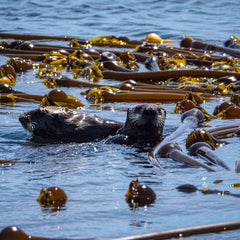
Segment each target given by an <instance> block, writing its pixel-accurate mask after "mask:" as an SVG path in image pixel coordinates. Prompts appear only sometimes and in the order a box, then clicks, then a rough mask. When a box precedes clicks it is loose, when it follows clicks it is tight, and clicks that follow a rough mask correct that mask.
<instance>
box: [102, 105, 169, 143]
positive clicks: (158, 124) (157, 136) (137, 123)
mask: <svg viewBox="0 0 240 240" xmlns="http://www.w3.org/2000/svg"><path fill="white" fill-rule="evenodd" d="M165 119H166V111H165V110H164V109H163V108H161V107H159V106H158V105H156V104H140V105H137V106H136V107H134V108H132V109H128V112H127V119H126V122H125V124H124V125H123V127H121V128H120V129H119V130H118V131H117V132H116V134H115V136H113V137H110V138H108V139H107V141H106V142H113V143H125V144H132V143H146V142H148V143H156V142H159V141H161V140H162V139H163V136H162V135H163V127H164V123H165Z"/></svg>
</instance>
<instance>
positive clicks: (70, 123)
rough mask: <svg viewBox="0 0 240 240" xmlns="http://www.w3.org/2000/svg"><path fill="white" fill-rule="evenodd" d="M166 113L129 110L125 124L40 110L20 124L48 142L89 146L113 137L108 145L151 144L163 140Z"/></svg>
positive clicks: (146, 107)
mask: <svg viewBox="0 0 240 240" xmlns="http://www.w3.org/2000/svg"><path fill="white" fill-rule="evenodd" d="M165 117H166V113H165V110H164V109H162V108H161V107H159V106H157V105H155V104H141V105H137V106H136V107H134V108H133V109H129V110H128V113H127V119H126V122H125V124H123V123H121V122H117V121H113V120H110V119H106V118H101V117H99V116H97V115H94V114H89V113H81V112H78V111H72V110H69V109H68V108H61V107H40V108H39V109H36V110H32V111H29V112H26V113H23V114H21V115H20V117H19V121H20V122H21V124H22V125H23V127H24V129H26V130H27V131H28V132H30V133H32V134H33V137H34V138H35V139H36V138H39V139H45V141H48V142H50V141H51V142H52V141H54V142H87V141H93V140H96V139H101V138H104V137H108V136H110V135H114V137H112V138H110V139H109V140H108V142H109V141H110V142H115V143H131V142H133V143H134V142H150V141H159V140H161V139H162V131H163V126H164V122H165Z"/></svg>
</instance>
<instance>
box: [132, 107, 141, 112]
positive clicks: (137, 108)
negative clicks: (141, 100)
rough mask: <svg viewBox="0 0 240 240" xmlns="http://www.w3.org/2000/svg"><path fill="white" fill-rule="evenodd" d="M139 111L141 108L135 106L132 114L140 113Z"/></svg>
mask: <svg viewBox="0 0 240 240" xmlns="http://www.w3.org/2000/svg"><path fill="white" fill-rule="evenodd" d="M141 110H142V107H141V106H137V107H135V110H134V112H135V113H138V112H141Z"/></svg>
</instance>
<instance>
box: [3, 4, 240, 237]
mask: <svg viewBox="0 0 240 240" xmlns="http://www.w3.org/2000/svg"><path fill="white" fill-rule="evenodd" d="M239 11H240V2H239V1H234V0H230V1H223V0H212V1H205V0H186V1H180V0H165V1H161V0H158V1H156V0H153V1H142V0H138V1H136V0H123V1H116V0H111V1H106V0H104V1H96V0H89V1H81V0H68V1H66V0H64V1H63V0H51V1H49V0H42V1H38V0H12V1H9V0H1V8H0V22H1V28H0V32H2V33H20V34H37V35H51V36H69V37H78V38H84V39H90V38H92V37H97V36H102V35H116V36H127V37H128V38H130V39H137V40H141V39H143V38H145V37H146V35H147V34H148V33H150V32H156V33H157V34H159V35H160V36H161V37H162V38H164V39H176V40H180V39H181V38H182V37H183V36H192V37H193V38H194V39H200V40H209V41H212V42H214V43H217V44H222V42H223V41H225V40H227V39H228V38H229V37H230V36H231V35H233V34H234V35H236V36H238V37H240V32H239V20H240V19H239ZM42 42H43V43H49V44H54V43H55V42H54V41H50V40H42ZM60 44H62V45H65V46H66V45H67V43H66V42H61V43H60ZM7 60H8V58H7V57H4V56H0V64H1V65H2V64H5V63H6V61H7ZM35 74H36V72H35V71H32V70H31V71H27V72H25V73H18V76H17V85H16V86H15V87H14V88H15V89H16V90H18V91H24V92H27V93H35V94H39V95H44V94H46V93H47V92H49V89H47V88H46V87H45V86H44V85H43V84H42V83H41V82H40V80H39V79H37V78H36V77H35ZM106 83H108V84H117V83H118V82H117V81H113V82H106ZM62 89H63V90H64V91H65V92H66V93H67V94H71V95H74V96H76V97H79V98H80V99H81V100H82V101H83V103H84V104H85V105H86V106H85V108H84V109H83V110H82V111H86V112H91V113H96V114H99V115H101V116H103V117H108V118H111V119H114V120H118V121H125V118H126V110H127V108H128V107H133V106H135V105H136V104H137V103H127V104H126V103H104V104H99V105H94V104H92V103H90V102H88V101H87V100H86V99H85V98H84V97H83V96H82V95H80V92H81V91H84V90H85V89H76V88H74V89H73V88H62ZM226 99H227V98H226ZM226 99H225V98H221V99H216V100H214V99H213V100H211V101H209V102H206V103H205V106H204V107H205V108H206V109H207V110H208V111H209V112H210V113H212V112H213V110H214V107H215V106H216V105H217V104H219V103H220V102H222V101H224V100H226ZM38 106H39V103H16V104H14V106H11V105H8V104H3V105H0V158H1V159H5V160H16V161H19V162H21V161H28V162H30V164H16V165H12V166H0V230H1V229H3V228H4V227H6V226H9V225H16V226H18V227H20V228H21V229H22V230H24V231H25V232H26V233H28V234H30V235H34V236H42V237H50V238H70V239H71V238H72V239H79V238H91V237H92V238H97V239H113V238H119V237H125V236H130V235H136V234H144V233H150V232H157V231H163V230H169V229H175V228H182V227H188V226H196V225H204V224H212V223H218V222H225V221H238V220H239V216H240V211H239V198H234V197H231V196H220V195H203V194H202V193H201V192H200V191H197V192H195V193H192V194H185V193H181V192H178V191H177V190H176V187H177V186H179V185H180V184H185V183H190V184H194V185H195V186H197V187H198V188H199V189H204V188H207V187H209V188H211V189H220V190H229V191H231V192H233V193H239V189H237V188H231V187H230V185H231V184H233V183H237V182H240V176H239V175H237V174H236V173H235V172H234V167H235V161H236V160H237V159H240V148H239V138H237V137H234V138H230V139H228V142H229V144H228V145H225V146H224V147H220V148H218V149H217V150H216V153H217V154H218V155H219V156H221V157H222V158H223V159H224V161H225V162H227V163H228V165H229V166H230V167H231V169H232V171H230V172H227V171H225V170H222V169H221V168H219V169H218V172H217V173H209V172H207V171H206V170H204V169H200V168H194V167H189V166H185V165H184V164H182V163H177V162H174V161H173V160H169V159H160V162H161V164H162V166H163V167H164V168H165V169H167V170H168V171H169V174H163V173H162V172H161V171H159V170H158V169H156V168H154V167H152V166H151V165H150V164H149V162H148V158H147V153H146V152H139V151H138V150H137V149H135V148H133V147H131V146H122V145H113V144H110V145H106V144H104V141H99V142H92V143H82V144H76V143H71V144H44V143H42V144H40V143H39V144H37V143H33V142H32V141H30V140H29V136H28V135H27V134H26V132H25V131H24V130H23V128H22V126H21V124H20V123H19V121H18V117H19V115H20V114H21V113H23V112H26V111H28V110H31V109H35V108H37V107H38ZM162 107H164V108H165V109H166V111H167V119H166V126H165V129H164V135H165V136H166V135H168V134H170V133H171V132H173V131H174V130H176V129H177V127H178V126H179V125H180V116H179V115H178V114H175V113H174V107H175V104H173V103H163V104H162ZM239 122H240V121H239V120H222V119H216V120H212V121H211V126H212V127H214V126H223V125H230V124H233V123H234V124H235V123H239ZM180 144H182V145H181V146H182V147H183V149H184V144H183V141H182V142H181V141H180ZM184 151H185V150H184ZM136 178H139V180H140V182H141V183H144V184H147V185H149V186H150V187H151V188H153V189H154V191H155V192H156V194H157V200H156V201H155V203H154V204H152V205H150V206H149V207H142V208H137V209H131V208H130V207H129V206H128V204H127V203H126V202H125V193H126V190H127V188H128V185H129V183H130V182H131V180H133V179H136ZM216 180H222V182H221V183H220V184H218V185H216V184H215V183H214V182H215V181H216ZM50 186H59V187H61V188H62V189H64V190H65V192H66V194H67V195H68V201H67V203H66V205H65V207H64V208H63V209H62V210H61V211H51V209H44V208H41V207H40V206H39V205H38V203H37V201H36V198H37V196H38V194H39V192H40V190H41V188H43V187H50ZM239 234H240V231H230V232H226V233H222V234H221V235H219V234H207V235H205V236H204V235H203V236H196V238H197V239H239ZM193 238H194V237H192V238H188V239H193Z"/></svg>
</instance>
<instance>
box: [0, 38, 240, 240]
mask: <svg viewBox="0 0 240 240" xmlns="http://www.w3.org/2000/svg"><path fill="white" fill-rule="evenodd" d="M0 37H1V38H2V41H1V43H0V46H1V47H0V54H1V55H4V56H6V57H8V58H9V59H8V60H7V62H6V64H4V65H2V66H0V75H1V79H0V92H1V95H0V101H1V103H2V104H8V105H11V106H13V107H14V103H16V102H32V101H33V102H39V104H40V105H42V106H50V105H52V106H62V107H68V108H73V109H81V108H84V107H85V105H86V104H84V103H83V101H82V99H83V98H84V102H87V103H91V104H93V103H94V104H103V103H114V102H131V103H132V102H136V103H139V102H146V103H171V104H174V106H175V112H176V114H183V113H184V112H187V111H189V110H191V109H193V108H197V109H199V110H200V111H202V113H203V114H204V117H205V121H206V122H210V121H211V120H213V119H217V118H222V119H239V118H240V63H239V58H240V39H238V38H237V37H235V36H231V37H230V38H229V39H227V40H226V41H225V42H224V43H223V46H217V45H214V44H207V43H205V42H204V41H195V40H194V39H192V38H191V37H184V38H183V39H182V40H181V41H176V40H165V39H161V38H160V37H159V36H158V35H156V34H154V33H153V34H149V35H148V36H146V38H145V39H143V40H130V39H128V38H127V37H115V36H102V37H96V38H93V39H89V40H86V39H78V38H68V37H54V36H37V35H18V34H5V33H0ZM42 40H48V41H53V42H54V43H56V45H49V44H42V43H41V41H42ZM57 42H59V45H58V44H57ZM63 42H64V43H67V44H63ZM66 45H67V46H66ZM30 70H34V71H35V72H36V76H35V77H36V80H37V81H40V82H41V83H42V84H44V85H45V86H46V87H47V88H48V89H49V90H48V91H46V94H44V95H38V93H31V94H29V93H25V92H22V91H19V90H18V89H17V87H18V84H17V83H18V76H19V75H18V74H19V73H22V72H23V73H24V72H25V71H30ZM70 75H72V77H70ZM104 80H109V82H110V81H112V82H113V84H109V85H106V84H102V82H103V81H104ZM62 87H64V88H66V87H67V88H79V89H84V91H83V90H82V92H81V97H78V96H72V95H67V94H66V93H65V92H64V91H63V90H62V89H61V88H62ZM223 97H224V99H225V100H224V102H221V99H222V98H223ZM212 99H219V105H217V106H215V110H214V112H212V113H209V112H207V110H206V109H204V107H202V105H203V104H204V103H206V102H207V101H211V100H212ZM223 125H224V124H223ZM239 128H240V126H239V124H237V123H236V124H233V125H229V126H223V127H219V128H214V129H204V130H200V131H195V130H194V131H192V132H191V133H190V134H189V137H188V139H187V140H186V147H187V149H189V148H190V147H191V145H193V144H194V143H198V142H204V143H206V144H208V147H207V148H209V146H210V148H211V150H213V151H214V149H215V148H216V147H217V146H219V145H220V144H225V143H224V142H223V141H221V138H226V137H236V136H239V134H240V131H239ZM155 149H156V148H153V149H151V150H150V152H149V159H150V158H151V157H153V158H154V159H155V160H156V156H155V155H154V156H153V152H154V151H155ZM158 150H159V149H158ZM196 152H197V154H200V155H201V154H202V155H203V157H205V158H206V154H207V150H206V148H200V150H197V151H196ZM196 152H195V153H194V154H196ZM159 153H160V151H159V152H157V153H156V154H159ZM173 153H174V152H173V151H172V150H171V152H170V153H168V154H166V153H164V156H163V155H161V157H171V156H173V155H174V156H173V159H175V158H176V153H175V154H173ZM154 154H155V153H154ZM204 154H205V155H204ZM216 159H217V157H216V156H215V157H214V159H212V160H216ZM156 161H157V160H156ZM1 163H2V164H14V163H16V162H12V161H11V160H2V161H1ZM211 164H216V165H220V166H223V167H224V168H225V169H227V170H229V169H228V167H226V165H224V164H225V163H222V162H220V161H217V162H216V161H215V162H214V161H212V162H211ZM154 165H155V166H156V167H159V168H160V169H161V166H159V165H158V163H156V162H155V164H154ZM235 171H236V172H237V173H239V172H240V164H239V161H236V169H235ZM130 185H131V184H130ZM235 186H236V187H238V184H236V185H235ZM131 187H132V186H131ZM135 187H136V186H135ZM130 190H131V189H130ZM132 190H133V191H135V189H132ZM181 190H182V191H183V192H187V191H192V188H191V187H190V188H189V186H183V187H182V188H181ZM203 193H204V194H216V193H217V194H223V193H222V192H221V191H217V190H210V189H204V190H203ZM224 194H229V195H233V196H235V197H239V194H232V193H230V192H229V191H226V192H224ZM128 197H129V196H128ZM135 197H136V196H135V195H134V194H133V195H132V196H130V198H131V199H130V200H129V199H128V200H127V201H129V202H131V203H134V207H138V206H141V205H142V204H139V202H137V200H136V199H134V198H135ZM137 197H139V196H137ZM148 204H149V203H148ZM143 205H144V204H143ZM230 226H232V227H230ZM230 226H228V225H227V224H225V225H224V224H223V226H222V225H221V227H220V228H218V227H216V226H213V228H211V229H212V230H209V229H208V228H206V229H208V230H206V231H205V232H207V231H210V232H211V231H222V230H223V229H234V228H239V223H236V222H234V223H233V224H232V225H231V224H230ZM173 232H174V231H173ZM173 232H172V233H173ZM200 232H201V231H200ZM203 232H204V231H203ZM197 233H198V232H193V234H197ZM201 233H202V232H201ZM174 234H176V232H174ZM177 234H178V235H179V232H177ZM186 235H187V233H186ZM166 236H167V238H170V237H173V236H174V237H176V235H166ZM166 236H165V238H166ZM152 237H155V238H157V235H154V236H152V235H149V236H146V238H142V239H150V238H152ZM37 239H41V238H37ZM134 239H136V238H134ZM139 239H141V238H139ZM159 239H160V238H159ZM161 239H163V238H161Z"/></svg>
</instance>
